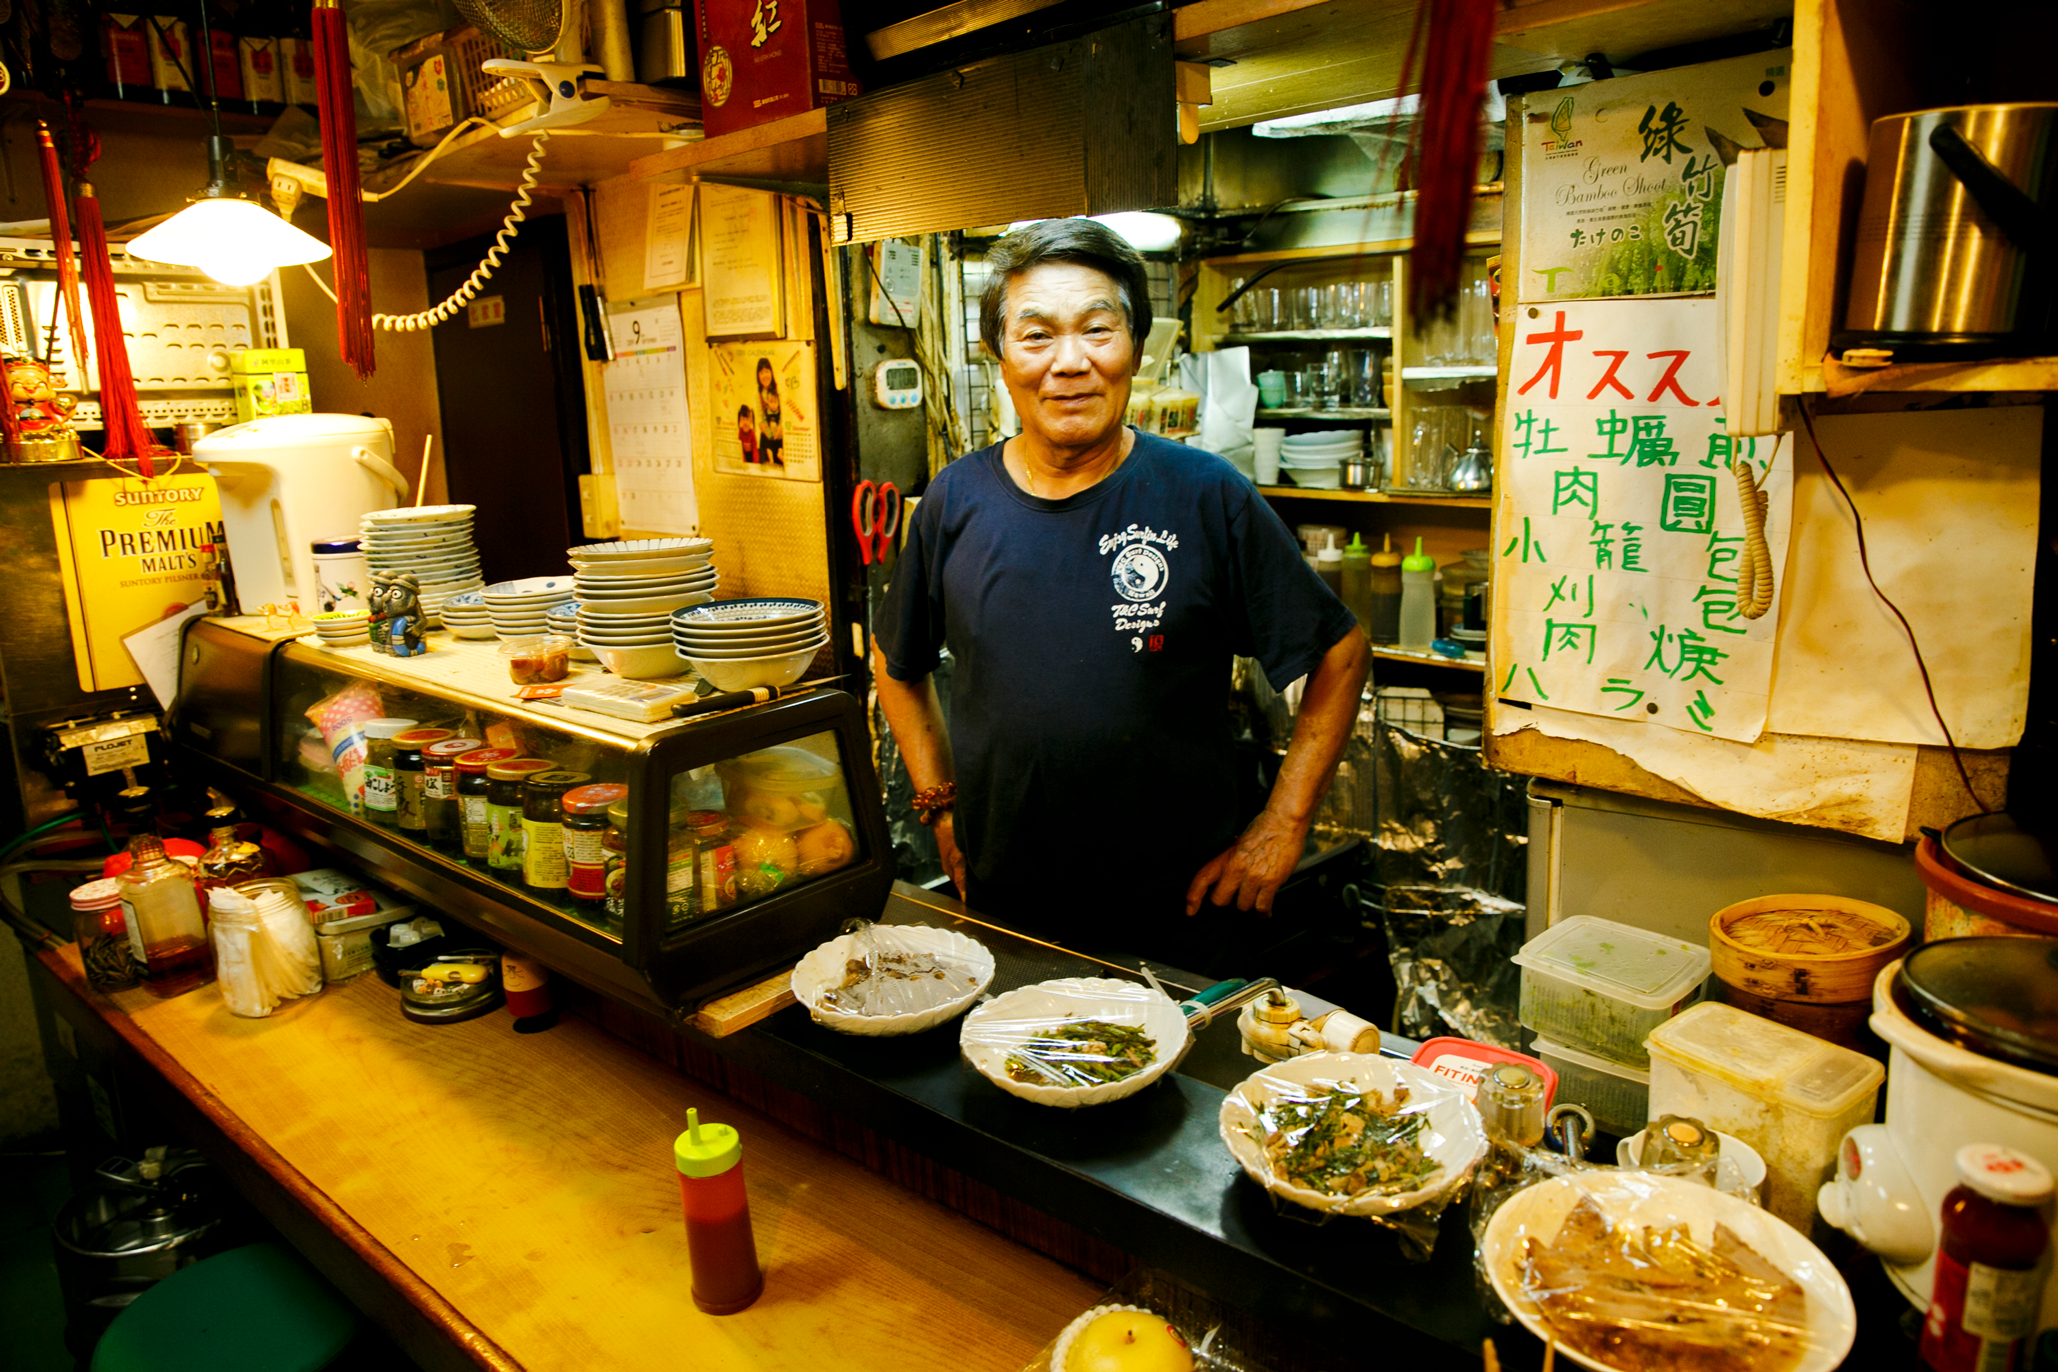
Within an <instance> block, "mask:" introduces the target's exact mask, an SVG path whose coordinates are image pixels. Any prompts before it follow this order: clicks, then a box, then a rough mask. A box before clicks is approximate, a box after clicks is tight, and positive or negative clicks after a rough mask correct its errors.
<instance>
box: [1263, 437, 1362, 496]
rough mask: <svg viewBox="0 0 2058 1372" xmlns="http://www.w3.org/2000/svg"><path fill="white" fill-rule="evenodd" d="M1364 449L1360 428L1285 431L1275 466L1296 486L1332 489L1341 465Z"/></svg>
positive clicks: (1322, 489) (1336, 482) (1337, 480)
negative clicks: (1288, 432) (1313, 431)
mask: <svg viewBox="0 0 2058 1372" xmlns="http://www.w3.org/2000/svg"><path fill="white" fill-rule="evenodd" d="M1364 451H1365V431H1364V430H1363V429H1323V430H1320V431H1318V432H1316V433H1305V434H1288V435H1287V437H1286V441H1285V442H1284V443H1283V444H1281V445H1280V449H1279V467H1280V470H1282V471H1284V472H1286V473H1288V474H1289V475H1290V476H1292V478H1293V484H1294V485H1296V486H1305V487H1307V488H1309V489H1310V490H1317V491H1333V490H1335V489H1336V488H1337V485H1338V484H1339V480H1340V478H1341V476H1342V473H1343V464H1344V463H1346V462H1348V461H1350V460H1351V459H1352V458H1354V457H1360V456H1362V455H1363V454H1364Z"/></svg>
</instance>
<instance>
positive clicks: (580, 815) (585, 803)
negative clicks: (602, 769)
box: [558, 781, 629, 900]
mask: <svg viewBox="0 0 2058 1372" xmlns="http://www.w3.org/2000/svg"><path fill="white" fill-rule="evenodd" d="M628 796H629V788H628V787H626V786H623V785H621V784H620V783H618V782H611V781H603V782H597V783H595V784H594V785H591V786H576V787H574V788H572V789H571V790H569V791H566V792H565V793H564V798H563V799H562V800H561V801H559V802H558V803H559V804H560V805H562V806H563V807H564V821H563V823H564V836H565V837H564V842H565V890H566V891H568V892H570V893H571V895H572V896H573V897H575V898H576V899H579V900H601V899H604V898H605V897H606V895H607V844H606V838H607V812H608V809H609V807H611V806H613V805H615V804H617V803H621V802H626V801H627V800H628Z"/></svg>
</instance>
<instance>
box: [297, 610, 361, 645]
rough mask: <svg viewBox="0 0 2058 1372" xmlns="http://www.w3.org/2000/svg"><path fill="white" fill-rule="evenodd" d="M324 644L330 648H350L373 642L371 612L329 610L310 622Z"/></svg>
mask: <svg viewBox="0 0 2058 1372" xmlns="http://www.w3.org/2000/svg"><path fill="white" fill-rule="evenodd" d="M310 622H311V623H312V624H313V625H314V631H315V633H316V634H318V635H320V637H321V640H322V643H323V645H324V646H326V647H330V648H348V647H350V646H351V645H352V644H356V643H369V642H371V641H372V633H371V625H372V612H371V611H370V610H329V611H325V612H324V613H322V614H318V615H315V616H314V617H313V619H312V620H311V621H310Z"/></svg>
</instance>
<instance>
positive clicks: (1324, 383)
mask: <svg viewBox="0 0 2058 1372" xmlns="http://www.w3.org/2000/svg"><path fill="white" fill-rule="evenodd" d="M1308 377H1309V382H1310V385H1311V386H1312V387H1313V389H1314V392H1315V404H1316V406H1317V407H1319V408H1321V409H1324V410H1333V409H1335V408H1336V407H1337V405H1338V404H1339V403H1341V399H1342V394H1343V354H1342V353H1341V352H1332V353H1330V354H1329V356H1327V357H1325V358H1324V359H1323V360H1322V361H1320V362H1317V363H1315V364H1314V365H1313V366H1311V367H1309V368H1308Z"/></svg>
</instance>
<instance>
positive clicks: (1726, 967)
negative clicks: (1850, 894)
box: [1708, 895, 1911, 1014]
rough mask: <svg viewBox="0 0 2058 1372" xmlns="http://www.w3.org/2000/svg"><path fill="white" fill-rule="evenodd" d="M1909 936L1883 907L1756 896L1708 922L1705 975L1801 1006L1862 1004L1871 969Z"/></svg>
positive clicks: (1835, 899) (1875, 972)
mask: <svg viewBox="0 0 2058 1372" xmlns="http://www.w3.org/2000/svg"><path fill="white" fill-rule="evenodd" d="M1910 937H1911V930H1910V928H1909V925H1908V921H1907V920H1905V919H1903V918H1902V917H1901V916H1900V915H1898V914H1896V913H1894V912H1893V911H1892V910H1889V909H1887V908H1886V907H1885V906H1884V905H1874V904H1872V903H1870V902H1869V901H1863V900H1846V899H1845V898H1843V897H1842V896H1818V895H1774V896H1759V897H1758V898H1757V899H1755V900H1744V901H1738V902H1737V903H1736V904H1734V905H1725V906H1724V907H1723V908H1722V909H1720V910H1717V911H1716V912H1715V913H1714V915H1713V916H1711V917H1710V918H1709V920H1708V952H1709V954H1710V956H1711V957H1712V959H1713V966H1712V968H1711V970H1712V971H1713V972H1714V973H1715V975H1716V977H1717V978H1719V979H1720V980H1721V982H1722V983H1723V985H1725V986H1728V987H1731V988H1732V989H1734V990H1737V991H1741V992H1744V993H1745V994H1746V995H1749V996H1752V997H1756V998H1758V999H1760V1000H1765V1001H1773V1002H1793V1003H1799V1004H1803V1005H1839V1006H1841V1005H1850V1004H1854V1003H1864V1002H1869V1001H1870V999H1871V996H1872V983H1873V981H1874V980H1875V979H1876V978H1877V977H1878V976H1879V969H1880V968H1882V967H1884V966H1886V965H1887V964H1888V963H1890V962H1892V961H1893V960H1894V959H1895V958H1898V957H1900V956H1901V954H1903V953H1904V952H1906V951H1907V949H1908V942H1909V939H1910ZM1754 1008H1755V1007H1754ZM1757 1013H1760V1014H1762V1013H1765V1012H1764V1011H1762V1010H1760V1011H1757Z"/></svg>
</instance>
